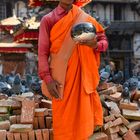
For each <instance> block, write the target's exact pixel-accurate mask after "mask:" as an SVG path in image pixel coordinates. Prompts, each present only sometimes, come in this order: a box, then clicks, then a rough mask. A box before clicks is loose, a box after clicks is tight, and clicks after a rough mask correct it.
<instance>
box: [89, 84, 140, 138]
mask: <svg viewBox="0 0 140 140" xmlns="http://www.w3.org/2000/svg"><path fill="white" fill-rule="evenodd" d="M98 90H99V94H100V97H101V100H104V101H105V103H106V105H107V106H108V107H110V110H107V109H105V110H104V125H103V127H102V128H101V129H100V130H99V131H96V132H95V133H94V135H93V136H92V137H91V139H90V140H140V107H139V103H140V91H136V93H135V96H134V99H133V102H130V103H129V102H127V101H123V100H122V90H123V89H122V86H121V85H115V84H112V83H106V84H104V85H102V86H101V87H99V89H98Z"/></svg>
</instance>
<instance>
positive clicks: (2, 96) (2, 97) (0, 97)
mask: <svg viewBox="0 0 140 140" xmlns="http://www.w3.org/2000/svg"><path fill="white" fill-rule="evenodd" d="M3 99H5V100H7V99H8V96H7V95H6V94H2V93H0V100H3Z"/></svg>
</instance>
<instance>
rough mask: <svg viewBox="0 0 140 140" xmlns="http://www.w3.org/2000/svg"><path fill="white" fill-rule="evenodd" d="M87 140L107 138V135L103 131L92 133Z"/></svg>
mask: <svg viewBox="0 0 140 140" xmlns="http://www.w3.org/2000/svg"><path fill="white" fill-rule="evenodd" d="M89 140H108V136H107V135H106V134H105V133H103V132H97V133H94V134H93V136H91V137H90V139H89Z"/></svg>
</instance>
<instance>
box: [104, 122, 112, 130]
mask: <svg viewBox="0 0 140 140" xmlns="http://www.w3.org/2000/svg"><path fill="white" fill-rule="evenodd" d="M110 127H113V122H112V121H109V122H107V123H106V124H104V126H103V128H104V130H106V129H108V128H110Z"/></svg>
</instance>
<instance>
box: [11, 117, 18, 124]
mask: <svg viewBox="0 0 140 140" xmlns="http://www.w3.org/2000/svg"><path fill="white" fill-rule="evenodd" d="M9 120H10V124H16V123H17V116H15V115H14V116H10V117H9Z"/></svg>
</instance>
